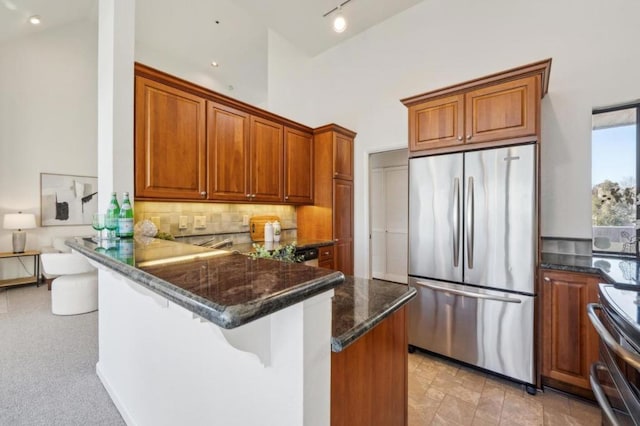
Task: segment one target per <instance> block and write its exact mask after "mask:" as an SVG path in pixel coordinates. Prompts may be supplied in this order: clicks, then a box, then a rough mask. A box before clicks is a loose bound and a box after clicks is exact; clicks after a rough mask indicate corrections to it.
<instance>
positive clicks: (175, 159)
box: [135, 77, 206, 199]
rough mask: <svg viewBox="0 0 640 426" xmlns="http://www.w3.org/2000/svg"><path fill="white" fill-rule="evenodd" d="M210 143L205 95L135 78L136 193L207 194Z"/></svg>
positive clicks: (189, 196)
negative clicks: (207, 153)
mask: <svg viewBox="0 0 640 426" xmlns="http://www.w3.org/2000/svg"><path fill="white" fill-rule="evenodd" d="M205 148H206V146H205V100H204V99H202V98H199V97H198V96H194V95H192V94H189V93H186V92H183V91H181V90H178V89H175V88H173V87H170V86H167V85H164V84H161V83H158V82H155V81H153V80H149V79H146V78H143V77H136V96H135V181H136V182H135V196H136V197H144V198H161V199H201V198H202V197H203V196H206V193H204V191H205V179H206V172H205Z"/></svg>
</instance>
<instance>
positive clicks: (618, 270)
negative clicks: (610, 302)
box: [540, 253, 640, 289]
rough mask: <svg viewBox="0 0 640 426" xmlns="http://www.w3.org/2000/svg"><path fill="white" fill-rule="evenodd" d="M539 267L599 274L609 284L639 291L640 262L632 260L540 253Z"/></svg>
mask: <svg viewBox="0 0 640 426" xmlns="http://www.w3.org/2000/svg"><path fill="white" fill-rule="evenodd" d="M540 267H541V268H543V269H553V270H558V271H569V272H583V273H587V274H599V275H600V276H602V278H603V279H604V280H606V281H608V282H610V283H616V284H621V285H624V286H634V285H638V286H639V287H638V288H639V289H640V262H638V261H637V260H635V259H634V258H625V257H610V256H580V255H569V254H555V253H542V261H541V263H540Z"/></svg>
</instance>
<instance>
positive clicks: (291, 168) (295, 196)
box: [284, 128, 313, 204]
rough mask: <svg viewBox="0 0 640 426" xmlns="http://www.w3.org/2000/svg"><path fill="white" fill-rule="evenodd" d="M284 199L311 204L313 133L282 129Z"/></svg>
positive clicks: (288, 201) (289, 201) (290, 201)
mask: <svg viewBox="0 0 640 426" xmlns="http://www.w3.org/2000/svg"><path fill="white" fill-rule="evenodd" d="M284 201H285V202H287V203H296V204H313V135H312V134H311V133H305V132H301V131H299V130H294V129H290V128H285V130H284Z"/></svg>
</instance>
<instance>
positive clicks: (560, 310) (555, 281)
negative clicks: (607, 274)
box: [540, 270, 603, 396]
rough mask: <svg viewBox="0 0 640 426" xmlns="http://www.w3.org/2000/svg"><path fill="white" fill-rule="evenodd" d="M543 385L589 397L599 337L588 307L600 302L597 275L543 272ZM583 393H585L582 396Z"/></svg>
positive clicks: (598, 277) (596, 359) (598, 278)
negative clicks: (589, 316) (591, 369)
mask: <svg viewBox="0 0 640 426" xmlns="http://www.w3.org/2000/svg"><path fill="white" fill-rule="evenodd" d="M540 275H541V294H542V300H541V305H542V309H541V314H542V382H543V384H547V385H549V386H551V387H555V388H563V389H562V390H566V391H569V392H572V393H577V394H581V395H582V396H590V393H591V386H590V384H589V367H590V366H591V364H592V363H594V362H596V361H598V334H597V333H596V331H595V329H594V328H593V326H592V325H591V322H590V321H589V318H588V316H587V304H588V303H593V302H597V301H598V284H599V283H600V282H602V281H603V280H602V278H600V276H598V275H590V274H581V273H574V272H558V271H551V270H542V271H541V274H540ZM582 391H584V392H582Z"/></svg>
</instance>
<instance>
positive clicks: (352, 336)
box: [331, 284, 417, 352]
mask: <svg viewBox="0 0 640 426" xmlns="http://www.w3.org/2000/svg"><path fill="white" fill-rule="evenodd" d="M393 285H397V284H393ZM416 294H417V291H416V289H415V288H412V287H407V292H406V293H404V294H403V295H402V296H400V297H398V298H397V299H395V300H394V301H393V302H392V303H390V304H389V305H388V306H387V307H386V309H384V310H383V311H381V312H380V313H379V314H377V315H374V316H373V317H371V318H368V319H367V320H366V321H363V322H361V323H360V324H358V325H357V326H355V327H353V328H351V329H350V330H348V331H347V332H345V333H342V334H341V335H340V336H331V351H332V352H342V351H343V350H344V349H346V348H347V347H348V346H349V345H351V344H352V343H353V342H355V341H356V340H358V339H359V338H360V337H362V336H364V335H365V334H366V333H367V332H368V331H369V330H371V329H372V328H374V327H375V326H376V325H378V324H379V323H381V322H382V321H383V320H384V319H385V318H387V317H388V316H389V315H391V314H393V313H394V312H396V311H397V310H398V309H400V308H401V307H403V306H404V305H405V304H406V303H407V302H409V301H410V300H411V299H413V298H414V297H415V296H416Z"/></svg>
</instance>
